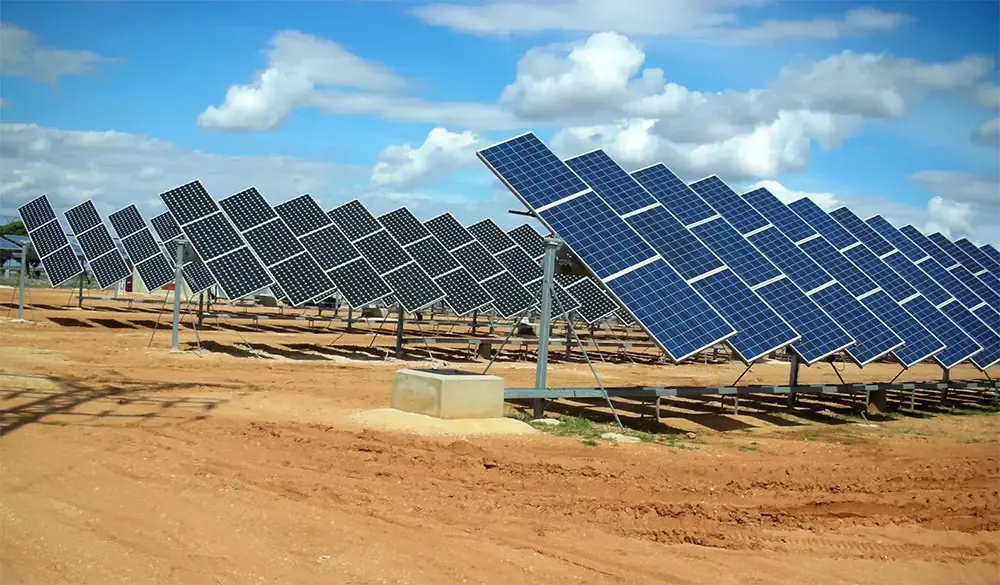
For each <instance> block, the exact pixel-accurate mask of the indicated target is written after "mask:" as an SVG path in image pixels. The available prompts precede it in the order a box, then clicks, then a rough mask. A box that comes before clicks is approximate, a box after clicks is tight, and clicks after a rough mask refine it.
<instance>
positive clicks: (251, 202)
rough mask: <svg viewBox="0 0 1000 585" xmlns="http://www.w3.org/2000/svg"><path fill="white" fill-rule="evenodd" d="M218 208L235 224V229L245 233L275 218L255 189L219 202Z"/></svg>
mask: <svg viewBox="0 0 1000 585" xmlns="http://www.w3.org/2000/svg"><path fill="white" fill-rule="evenodd" d="M219 207H221V208H222V210H223V211H225V212H226V215H228V216H229V219H231V220H233V223H234V224H236V229H238V230H240V231H241V232H245V231H247V230H249V229H250V228H252V227H254V226H258V225H260V224H262V223H264V222H267V221H270V220H272V219H274V218H275V217H277V216H278V215H277V214H276V213H275V211H274V209H272V208H271V206H270V205H269V204H268V202H267V200H266V199H264V196H263V195H261V194H260V192H259V191H257V188H256V187H250V188H249V189H244V190H243V191H240V192H239V193H236V194H233V195H230V196H229V197H226V198H225V199H222V200H221V201H219Z"/></svg>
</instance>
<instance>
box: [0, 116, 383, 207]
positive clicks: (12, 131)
mask: <svg viewBox="0 0 1000 585" xmlns="http://www.w3.org/2000/svg"><path fill="white" fill-rule="evenodd" d="M0 134H2V136H3V142H2V143H0V155H2V156H0V213H2V214H4V215H6V216H16V213H17V212H16V209H17V207H18V206H20V205H22V204H23V203H25V202H26V201H29V200H30V199H33V198H35V197H37V196H39V195H42V194H47V195H48V196H49V198H50V200H52V204H53V206H54V207H56V208H57V209H66V208H69V207H71V206H73V205H76V204H78V203H80V202H82V201H84V200H86V199H90V198H93V199H94V202H95V204H97V205H98V206H99V207H100V208H101V211H102V212H103V213H105V214H107V213H108V212H110V211H114V210H117V209H120V208H121V207H124V206H126V205H128V204H129V203H136V204H137V205H138V206H139V207H140V208H141V209H142V210H143V211H144V212H147V213H150V214H153V213H160V212H162V211H163V207H162V204H161V203H160V201H159V197H158V195H159V194H160V193H161V192H163V191H166V190H167V189H171V188H173V187H176V186H177V185H181V184H183V183H187V182H189V181H192V180H194V179H200V180H201V181H202V182H203V183H204V184H205V187H206V188H208V189H209V191H210V192H211V193H212V195H214V196H215V197H217V198H221V197H224V196H226V195H229V194H231V193H234V192H236V191H238V190H240V189H245V188H246V187H248V186H249V185H251V184H253V185H256V186H257V187H258V188H259V189H260V190H261V192H262V193H263V194H264V195H265V196H267V197H268V198H269V199H271V200H272V201H273V202H275V203H277V202H280V201H284V200H285V199H289V198H291V197H295V196H298V195H301V194H302V193H305V192H309V193H313V194H314V195H316V196H318V197H320V198H327V202H328V203H329V204H330V205H331V206H332V204H334V203H336V201H337V200H338V199H344V198H346V196H347V194H346V193H337V192H331V191H330V186H331V185H350V184H351V183H354V184H362V181H363V180H364V177H365V175H364V173H365V171H364V169H361V168H358V167H353V166H348V165H339V164H333V163H329V162H322V161H312V160H304V159H297V158H290V157H282V156H224V155H220V154H211V153H205V152H198V151H194V150H188V149H185V148H183V147H180V146H178V145H176V144H173V143H170V142H166V141H162V140H156V139H152V138H147V137H145V136H139V135H136V134H128V133H124V132H110V131H109V132H98V131H70V130H58V129H54V128H44V127H40V126H36V125H34V124H2V125H0Z"/></svg>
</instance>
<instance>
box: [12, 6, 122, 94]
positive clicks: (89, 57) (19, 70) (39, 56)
mask: <svg viewBox="0 0 1000 585" xmlns="http://www.w3.org/2000/svg"><path fill="white" fill-rule="evenodd" d="M116 61H120V59H117V58H111V57H104V56H101V55H99V54H97V53H95V52H94V51H87V50H80V49H76V50H67V49H56V48H54V47H50V46H47V45H44V44H42V43H41V42H40V41H39V39H38V38H37V37H36V36H35V34H34V33H32V32H31V31H28V30H25V29H23V28H21V27H19V26H17V25H14V24H11V23H9V22H2V21H0V75H7V76H11V77H27V78H29V79H32V80H34V81H38V82H41V83H55V82H56V81H58V80H59V78H60V77H66V76H70V75H85V74H88V73H93V72H94V71H96V70H97V67H98V66H99V65H101V64H102V63H113V62H116Z"/></svg>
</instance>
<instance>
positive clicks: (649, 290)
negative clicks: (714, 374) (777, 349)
mask: <svg viewBox="0 0 1000 585" xmlns="http://www.w3.org/2000/svg"><path fill="white" fill-rule="evenodd" d="M607 286H608V288H609V289H611V292H613V293H614V294H615V296H617V297H618V298H619V299H621V301H622V303H624V305H625V306H626V307H628V309H629V311H630V312H631V313H632V314H633V315H635V317H636V319H638V321H639V322H640V323H642V324H643V326H644V327H646V328H647V330H648V331H649V333H650V335H652V336H653V338H654V339H658V340H665V342H666V343H669V346H668V347H669V349H670V352H669V353H670V354H671V356H672V357H674V359H676V360H678V361H679V360H682V359H685V358H687V357H690V356H691V355H692V354H694V353H697V352H698V351H700V350H702V349H704V348H706V347H711V346H712V345H714V344H715V343H718V342H720V341H723V340H725V339H727V338H728V337H730V336H732V335H733V334H734V333H735V331H734V330H733V328H732V326H730V325H729V324H728V323H726V322H725V321H723V320H722V319H721V318H719V315H718V313H716V312H715V310H713V309H712V307H710V306H709V305H708V303H706V302H705V301H704V300H702V298H701V297H699V296H698V294H697V293H696V292H695V291H694V289H692V288H691V287H690V286H688V285H687V283H685V282H684V281H683V280H681V278H680V276H678V275H677V273H676V272H674V271H673V270H671V269H670V267H669V266H667V264H666V263H665V262H663V261H659V262H653V263H650V264H647V265H645V266H643V267H641V268H637V269H636V270H633V271H632V272H629V273H628V274H625V275H622V276H621V277H619V278H616V279H614V280H612V281H611V282H609V283H608V284H607ZM708 340H712V341H711V342H708ZM664 349H667V348H664Z"/></svg>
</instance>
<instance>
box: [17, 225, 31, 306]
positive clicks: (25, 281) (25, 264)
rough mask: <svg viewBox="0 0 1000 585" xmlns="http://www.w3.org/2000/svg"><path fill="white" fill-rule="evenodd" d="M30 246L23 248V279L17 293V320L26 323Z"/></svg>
mask: <svg viewBox="0 0 1000 585" xmlns="http://www.w3.org/2000/svg"><path fill="white" fill-rule="evenodd" d="M28 246H29V244H27V243H25V244H24V245H23V246H21V278H20V282H19V283H18V284H19V286H18V289H19V290H18V293H17V320H18V321H24V288H25V287H26V286H28Z"/></svg>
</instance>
